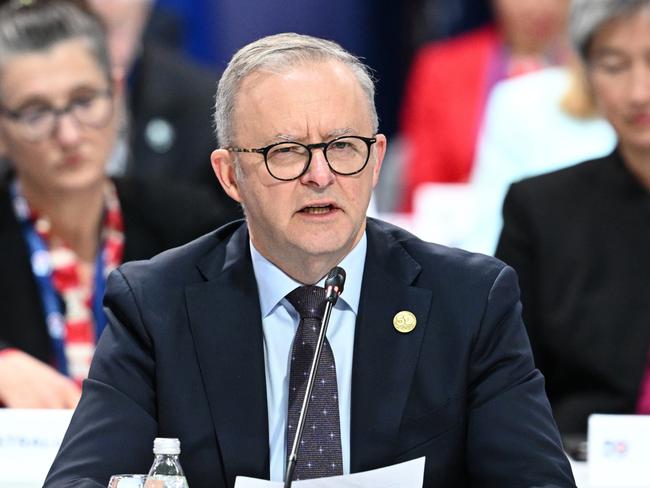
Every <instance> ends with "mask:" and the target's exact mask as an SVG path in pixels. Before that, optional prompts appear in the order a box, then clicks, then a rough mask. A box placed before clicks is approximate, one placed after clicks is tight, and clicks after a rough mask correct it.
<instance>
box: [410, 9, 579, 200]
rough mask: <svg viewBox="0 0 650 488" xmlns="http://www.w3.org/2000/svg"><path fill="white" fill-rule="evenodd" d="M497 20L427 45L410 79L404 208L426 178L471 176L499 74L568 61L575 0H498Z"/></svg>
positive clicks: (460, 179) (450, 179)
mask: <svg viewBox="0 0 650 488" xmlns="http://www.w3.org/2000/svg"><path fill="white" fill-rule="evenodd" d="M491 3H492V9H493V12H494V17H495V19H496V22H495V24H494V25H489V26H486V27H482V28H480V29H477V30H475V31H472V32H470V33H467V34H464V35H461V36H459V37H456V38H453V39H450V40H447V41H442V42H435V43H432V44H429V45H426V46H424V47H423V48H421V50H420V51H419V52H418V53H417V55H416V57H415V60H414V62H413V65H412V68H411V73H410V75H409V78H408V80H407V84H406V92H405V100H404V104H403V109H402V114H401V132H402V134H403V136H404V139H405V142H406V158H405V171H404V173H405V182H404V183H405V184H404V185H403V186H404V193H403V195H402V198H401V201H402V205H401V206H402V210H405V211H411V210H412V204H413V201H412V200H413V193H414V190H415V188H416V187H417V186H418V185H419V184H421V183H424V182H447V183H457V182H465V181H467V180H468V178H469V175H470V173H471V169H472V164H473V160H474V152H475V149H476V142H477V138H478V134H479V129H480V123H481V120H482V116H483V109H484V106H485V102H486V99H487V95H488V94H489V92H490V90H491V88H492V87H493V86H494V85H495V83H497V82H498V81H499V80H502V79H505V78H508V77H511V76H515V75H518V74H522V73H526V72H529V71H532V70H535V69H538V68H540V67H543V66H547V65H552V64H559V63H562V62H563V60H564V59H565V53H566V52H567V49H566V47H565V46H566V42H565V38H564V37H565V36H564V31H565V24H566V17H567V10H568V5H569V2H568V0H546V1H543V2H540V1H537V0H491Z"/></svg>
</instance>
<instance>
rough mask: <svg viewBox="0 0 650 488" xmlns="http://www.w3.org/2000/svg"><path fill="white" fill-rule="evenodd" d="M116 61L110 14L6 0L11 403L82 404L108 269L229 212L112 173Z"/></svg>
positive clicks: (2, 355) (6, 337)
mask: <svg viewBox="0 0 650 488" xmlns="http://www.w3.org/2000/svg"><path fill="white" fill-rule="evenodd" d="M111 72H112V71H111V66H110V63H109V57H108V52H107V48H106V40H105V37H104V30H103V27H102V25H101V23H100V21H98V20H97V18H96V17H95V16H94V15H93V14H92V13H90V11H89V10H88V9H87V8H86V7H85V5H84V4H83V3H81V2H75V1H72V0H70V1H65V0H48V1H44V0H41V1H35V0H32V1H29V0H22V1H11V2H3V4H2V5H1V6H0V155H2V157H3V158H4V159H5V160H6V161H8V163H9V166H10V168H11V171H10V174H9V175H8V177H7V178H6V180H5V181H3V182H2V185H1V186H0V284H1V285H0V402H1V403H2V404H3V405H5V406H7V407H41V408H43V407H55V408H71V407H74V406H75V405H76V403H77V401H78V399H79V395H80V384H81V381H82V380H83V379H84V378H85V377H86V375H87V372H88V368H89V365H90V361H91V358H92V355H93V352H94V349H95V343H96V341H97V339H98V338H99V336H100V334H101V332H102V329H103V327H104V324H105V322H106V319H105V317H104V312H103V309H102V297H103V290H104V280H105V278H106V276H107V274H108V273H109V272H110V271H111V270H112V269H114V268H115V267H116V266H118V265H119V264H120V263H121V262H123V261H127V260H132V259H142V258H149V257H151V256H153V255H154V254H156V253H158V252H160V251H162V250H164V249H166V248H169V247H172V246H175V245H179V244H181V243H183V242H186V241H188V240H190V239H192V238H194V237H196V236H198V235H200V234H202V233H204V232H207V231H208V230H210V229H212V228H214V227H216V226H217V225H218V224H220V223H221V221H220V216H219V215H218V214H216V213H215V212H216V209H217V208H218V204H216V203H214V202H213V201H212V200H211V197H209V196H208V195H206V194H203V193H200V192H197V191H193V192H192V193H190V192H189V189H183V188H178V187H177V185H174V186H173V187H172V186H170V187H169V188H163V187H160V186H156V187H152V186H150V185H149V184H146V183H136V182H133V181H128V180H111V179H109V178H108V177H106V176H105V168H106V164H107V162H108V160H109V158H110V155H111V152H112V149H113V144H114V142H115V140H116V134H117V129H118V126H119V120H118V118H119V116H120V113H121V111H120V110H119V109H118V107H119V105H118V102H117V100H118V97H119V96H120V94H121V85H120V83H119V81H118V80H116V79H114V78H113V76H112V75H111ZM206 164H209V163H208V161H206ZM215 184H217V183H216V181H215Z"/></svg>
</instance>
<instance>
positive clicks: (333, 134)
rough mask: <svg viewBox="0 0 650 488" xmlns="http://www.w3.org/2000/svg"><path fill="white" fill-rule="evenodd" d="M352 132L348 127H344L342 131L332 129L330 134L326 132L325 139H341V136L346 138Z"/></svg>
mask: <svg viewBox="0 0 650 488" xmlns="http://www.w3.org/2000/svg"><path fill="white" fill-rule="evenodd" d="M353 133H354V130H352V129H351V128H350V127H345V128H342V129H334V130H333V131H332V132H328V134H327V138H328V139H333V138H336V137H341V136H347V135H350V134H353Z"/></svg>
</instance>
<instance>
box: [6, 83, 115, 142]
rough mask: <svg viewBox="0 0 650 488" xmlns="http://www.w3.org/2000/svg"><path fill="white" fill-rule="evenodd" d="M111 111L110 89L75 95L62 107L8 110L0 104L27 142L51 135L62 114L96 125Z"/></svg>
mask: <svg viewBox="0 0 650 488" xmlns="http://www.w3.org/2000/svg"><path fill="white" fill-rule="evenodd" d="M112 113H113V94H112V92H111V91H110V90H103V91H98V92H92V93H88V94H83V95H77V96H76V97H75V98H73V99H72V100H70V101H69V102H68V104H67V105H66V106H65V107H62V108H55V107H51V106H49V105H45V104H38V105H33V106H28V107H26V108H23V109H20V110H10V109H7V108H4V107H1V106H0V114H2V115H4V116H5V117H8V118H9V119H11V121H12V122H13V123H14V124H16V126H17V127H18V128H19V129H20V131H21V135H22V136H23V137H24V138H25V139H27V140H28V141H30V142H37V141H39V140H42V139H45V138H47V137H49V136H51V135H52V132H53V131H54V129H55V127H56V125H57V124H58V123H59V119H60V118H61V117H63V116H64V115H65V114H70V115H71V116H72V117H73V118H74V120H75V121H76V122H77V123H78V124H80V125H83V126H87V127H93V128H96V129H99V128H101V127H103V126H105V125H106V124H107V123H108V121H109V119H110V118H111V115H112Z"/></svg>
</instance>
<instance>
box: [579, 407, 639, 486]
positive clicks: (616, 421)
mask: <svg viewBox="0 0 650 488" xmlns="http://www.w3.org/2000/svg"><path fill="white" fill-rule="evenodd" d="M587 443H588V456H587V459H588V461H587V463H588V471H589V486H594V487H596V486H599V487H602V486H608V487H610V486H616V487H642V486H643V487H650V469H648V466H649V465H650V415H601V414H597V415H591V416H590V417H589V432H588V441H587Z"/></svg>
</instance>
